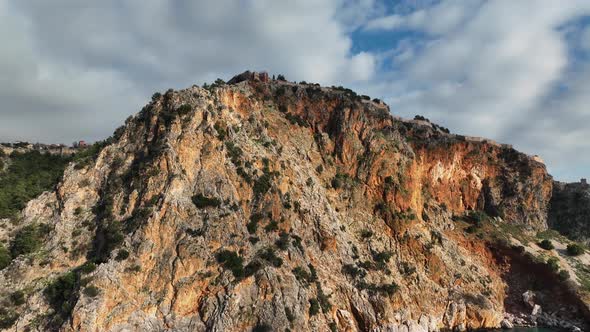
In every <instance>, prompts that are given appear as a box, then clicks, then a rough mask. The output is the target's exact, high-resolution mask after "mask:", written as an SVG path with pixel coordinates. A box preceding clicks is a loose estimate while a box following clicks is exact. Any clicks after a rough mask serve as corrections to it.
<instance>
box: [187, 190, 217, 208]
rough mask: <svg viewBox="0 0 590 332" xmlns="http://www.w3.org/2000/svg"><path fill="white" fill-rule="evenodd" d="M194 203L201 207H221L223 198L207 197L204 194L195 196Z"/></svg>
mask: <svg viewBox="0 0 590 332" xmlns="http://www.w3.org/2000/svg"><path fill="white" fill-rule="evenodd" d="M193 204H195V206H196V207H197V208H199V209H203V208H206V207H219V206H220V205H221V200H219V199H218V198H216V197H206V196H204V195H203V194H198V195H195V196H193Z"/></svg>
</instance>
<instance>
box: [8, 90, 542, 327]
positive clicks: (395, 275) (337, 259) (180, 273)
mask: <svg viewBox="0 0 590 332" xmlns="http://www.w3.org/2000/svg"><path fill="white" fill-rule="evenodd" d="M83 179H88V180H90V182H91V183H90V185H88V186H86V187H85V189H84V190H78V189H77V186H78V183H80V182H81V181H82V180H83ZM551 186H552V180H551V177H550V176H549V175H548V174H547V172H546V170H545V168H544V166H543V165H542V164H539V163H537V162H535V161H533V160H532V159H530V158H529V157H527V156H526V155H523V154H520V153H518V152H516V151H514V150H512V149H510V148H507V147H502V146H497V145H495V144H488V143H485V142H471V141H465V140H464V139H463V138H461V137H457V136H454V135H450V134H447V133H445V132H444V131H443V130H442V129H440V128H439V127H438V126H436V125H424V124H421V123H410V122H404V121H400V120H396V119H394V118H393V117H391V116H390V115H389V109H388V108H387V106H385V105H384V104H382V103H377V102H372V101H368V100H364V99H362V98H360V97H357V96H356V95H354V94H353V93H351V92H350V91H346V90H342V89H337V88H331V89H329V88H320V87H318V86H315V85H298V84H292V83H289V82H283V81H265V79H262V80H261V79H256V80H253V79H249V80H248V79H246V80H238V81H237V82H236V83H235V84H232V85H222V86H220V87H215V88H213V89H211V91H208V90H204V89H201V88H198V87H193V88H190V89H187V90H182V91H177V92H167V93H166V94H164V95H163V96H159V97H155V98H154V100H153V101H152V102H151V103H150V104H148V105H147V106H146V107H145V108H144V109H143V110H142V112H140V113H139V114H138V115H137V116H135V117H134V118H133V119H132V120H131V121H129V122H128V123H127V124H126V126H125V127H124V129H123V130H122V131H120V132H118V134H117V137H115V138H114V139H113V140H112V141H111V142H109V144H107V145H106V147H105V148H104V149H102V151H101V152H100V154H99V155H98V156H97V157H96V160H95V161H94V162H93V163H91V164H90V165H89V166H87V167H82V168H81V169H76V168H75V167H73V166H71V167H70V168H68V170H67V171H66V174H65V176H64V180H63V181H62V183H61V184H60V185H59V187H58V190H57V195H53V196H47V197H44V198H43V199H42V198H40V199H38V200H36V201H33V202H31V203H30V204H29V207H28V210H27V211H28V212H27V214H26V217H25V218H24V220H23V224H26V223H30V222H33V220H42V221H44V222H47V223H51V224H53V225H55V228H56V230H60V231H59V232H58V231H56V232H55V238H54V240H53V242H52V243H51V244H47V246H46V248H45V250H46V251H45V252H46V253H47V255H46V257H44V260H47V261H50V262H55V261H60V262H61V265H60V267H59V268H58V267H56V266H55V265H51V266H53V267H51V268H50V265H46V266H41V264H40V261H39V259H37V258H34V257H33V258H31V261H30V264H31V265H32V266H35V273H34V275H31V276H27V277H25V278H20V279H18V278H15V277H14V275H15V271H17V270H18V267H17V266H16V265H15V264H13V265H11V266H10V267H9V268H8V269H7V270H5V271H2V272H0V285H2V286H3V287H11V289H14V288H16V289H19V288H24V287H25V286H26V287H30V289H33V291H32V294H37V295H33V296H32V297H31V298H30V300H29V302H30V303H29V307H28V309H22V313H21V315H20V318H19V320H18V324H19V326H25V325H31V324H34V322H35V320H40V321H41V323H40V324H45V325H43V326H49V325H50V324H54V325H55V324H57V325H59V326H60V327H61V329H62V330H83V331H97V330H100V331H123V330H154V329H167V330H174V331H248V330H251V329H252V328H253V327H255V326H258V327H264V326H268V327H271V328H273V329H274V330H281V331H282V330H284V329H285V327H288V328H289V329H291V330H293V331H326V330H330V329H331V328H333V327H336V328H337V329H338V330H342V331H386V330H388V329H406V328H407V329H408V330H410V331H434V330H437V329H440V328H458V329H464V328H480V327H497V326H499V324H500V321H501V320H502V318H503V313H504V310H505V307H504V300H505V298H506V296H507V295H506V292H507V291H508V290H507V288H506V283H505V281H504V279H503V274H502V273H501V269H500V264H499V263H497V261H496V260H495V259H494V257H493V254H492V251H491V249H490V248H488V246H487V243H486V242H485V241H484V240H479V239H478V238H477V237H476V236H475V235H467V234H465V233H464V232H463V231H462V228H461V227H459V226H457V223H458V221H454V219H461V217H463V216H464V214H465V212H466V211H470V210H477V211H486V212H487V214H488V215H490V216H492V217H496V218H495V219H494V221H493V222H494V223H496V224H501V223H513V224H519V225H525V226H527V227H529V228H530V229H533V230H542V229H545V228H546V213H547V212H546V207H547V202H548V200H549V198H550V196H551V189H552V188H551ZM75 206H81V207H83V209H84V211H85V212H84V214H83V215H81V216H74V215H73V212H70V210H72V211H73V209H74V207H75ZM46 209H50V210H51V212H52V213H48V212H47V211H46ZM50 214H51V216H50ZM490 222H491V221H490ZM459 223H461V222H459ZM76 227H78V228H81V229H83V234H84V237H83V239H80V240H79V242H84V244H85V245H86V246H87V247H88V250H87V252H86V251H83V252H82V253H80V254H78V255H77V256H71V257H70V255H68V256H66V255H64V253H63V251H61V250H60V246H66V245H67V246H73V244H72V241H71V238H69V234H71V230H72V229H73V228H76ZM116 235H120V236H121V238H122V240H121V241H118V240H119V238H118V237H117V236H116ZM123 250H126V251H127V252H129V257H126V258H121V255H120V252H121V251H123ZM87 259H88V260H94V261H95V262H96V263H97V264H98V267H97V269H96V271H93V272H90V273H89V274H88V275H80V278H88V279H87V280H86V279H85V280H86V281H85V283H87V285H86V286H80V285H77V286H76V287H75V289H74V290H73V292H74V294H75V296H72V297H71V298H70V299H69V300H68V301H67V303H66V304H67V305H69V306H71V308H72V309H71V310H70V311H69V312H67V313H65V314H63V315H62V317H61V318H60V319H61V320H62V321H63V323H61V321H59V320H58V319H57V318H55V315H54V316H51V315H49V318H47V317H46V318H38V315H37V313H38V312H52V309H50V308H51V306H49V305H48V304H47V303H46V302H45V301H44V300H43V297H42V295H41V294H42V293H43V287H44V285H45V284H46V283H47V282H50V281H51V280H54V279H55V278H56V277H57V276H59V275H63V274H64V273H66V272H68V271H70V270H72V269H74V268H75V267H77V266H79V265H81V264H82V263H84V262H85V261H86V260H87ZM89 286H94V287H96V288H97V289H98V294H96V295H95V296H91V295H89V294H90V293H88V292H85V291H84V287H89ZM5 289H8V288H5ZM35 296H36V297H35ZM52 317H54V318H52ZM35 324H36V323H35Z"/></svg>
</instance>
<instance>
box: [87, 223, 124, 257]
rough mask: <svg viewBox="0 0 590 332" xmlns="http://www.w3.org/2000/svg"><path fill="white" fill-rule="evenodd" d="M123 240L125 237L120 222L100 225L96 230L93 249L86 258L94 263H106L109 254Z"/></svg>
mask: <svg viewBox="0 0 590 332" xmlns="http://www.w3.org/2000/svg"><path fill="white" fill-rule="evenodd" d="M124 239H125V235H124V234H123V229H122V227H121V223H120V222H118V221H108V222H103V223H101V224H100V225H99V228H98V229H97V230H96V236H95V237H94V241H93V248H92V250H91V252H90V253H89V254H88V258H90V259H92V260H93V261H94V262H96V263H104V262H106V261H107V260H108V259H109V257H110V255H111V252H112V251H113V250H115V249H116V248H117V247H119V246H120V245H121V244H122V243H123V240H124Z"/></svg>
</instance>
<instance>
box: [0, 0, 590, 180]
mask: <svg viewBox="0 0 590 332" xmlns="http://www.w3.org/2000/svg"><path fill="white" fill-rule="evenodd" d="M589 15H590V1H587V0H568V1H554V0H519V1H513V0H489V1H483V0H470V1H458V0H453V1H448V0H442V1H437V0H407V1H405V0H400V1H379V0H323V1H316V0H300V1H296V2H295V1H286V0H284V1H282V0H219V1H215V2H209V1H207V2H205V1H175V2H171V1H166V0H141V1H140V0H129V1H126V2H120V1H118V0H117V1H116V0H105V1H101V2H95V3H93V4H92V5H88V4H86V3H84V2H79V1H76V0H55V1H52V2H50V3H48V2H47V1H45V0H18V1H17V0H0V37H2V40H3V46H2V48H3V49H2V52H0V98H2V100H3V107H2V108H0V140H2V141H6V140H29V141H44V142H66V143H67V142H71V141H74V140H77V139H86V140H96V139H102V138H104V137H106V136H108V135H110V133H112V131H113V130H114V128H116V127H117V126H118V125H120V124H121V123H122V122H123V120H124V119H125V118H127V117H128V116H129V115H130V114H134V113H136V112H137V111H139V110H140V109H141V107H142V105H144V104H145V103H146V102H147V100H148V99H149V96H151V94H152V93H153V92H154V91H164V90H166V89H168V88H171V87H172V88H183V87H187V86H190V85H192V84H202V83H203V82H211V81H213V80H215V79H216V78H217V77H221V78H224V79H228V78H230V77H231V76H232V75H234V74H236V73H239V72H242V71H244V70H246V69H251V70H267V71H269V72H270V73H282V74H285V75H286V76H287V78H288V79H290V80H297V81H299V80H306V81H313V82H319V83H321V84H325V85H332V84H334V85H344V86H349V87H351V88H353V89H355V90H357V91H358V92H361V93H363V94H368V95H371V96H373V97H377V98H382V99H384V100H386V101H387V102H388V104H390V106H391V110H392V113H394V114H396V115H401V116H404V117H413V116H414V115H416V114H421V115H424V116H426V117H428V118H430V119H432V120H433V121H435V122H438V123H440V124H441V125H443V126H445V127H449V128H450V129H451V130H452V131H454V132H457V133H463V134H469V135H477V136H485V137H489V138H493V139H495V140H498V141H500V142H506V143H512V144H514V145H515V147H517V148H518V149H520V150H522V151H524V152H526V153H529V154H539V155H541V157H542V158H544V159H545V160H546V162H547V165H548V168H549V170H550V172H551V173H552V174H554V175H555V177H556V178H558V179H562V180H568V181H573V180H577V179H578V178H580V177H584V176H590V174H587V173H590V172H588V169H589V166H590V143H589V142H588V137H590V130H589V129H587V128H588V123H589V122H590V110H589V109H588V106H587V105H589V103H590V91H588V90H589V89H590V16H589Z"/></svg>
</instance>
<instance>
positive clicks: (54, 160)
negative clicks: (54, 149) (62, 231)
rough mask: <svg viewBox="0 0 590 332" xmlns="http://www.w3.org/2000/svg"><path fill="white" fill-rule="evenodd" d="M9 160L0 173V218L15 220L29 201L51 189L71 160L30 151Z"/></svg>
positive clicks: (15, 155)
mask: <svg viewBox="0 0 590 332" xmlns="http://www.w3.org/2000/svg"><path fill="white" fill-rule="evenodd" d="M10 160H11V162H10V164H9V166H8V167H7V169H6V171H4V172H0V219H2V218H12V217H14V216H15V215H16V214H17V213H18V212H19V211H20V210H22V209H23V208H24V207H25V205H26V204H27V202H28V201H30V200H31V199H33V198H35V197H37V196H39V195H40V194H41V193H43V192H44V191H47V190H51V189H52V188H53V187H54V186H55V185H56V184H57V182H58V181H59V179H60V178H61V176H62V174H63V172H64V169H65V167H66V165H67V164H68V163H69V162H70V160H71V157H64V156H60V155H52V154H48V153H40V152H39V151H31V152H26V153H17V152H13V153H12V154H11V155H10Z"/></svg>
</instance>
